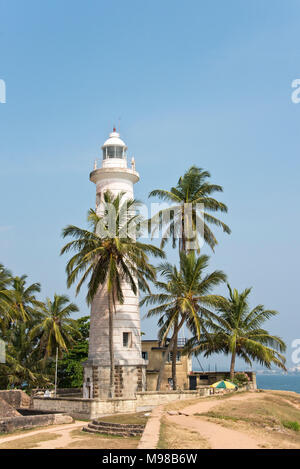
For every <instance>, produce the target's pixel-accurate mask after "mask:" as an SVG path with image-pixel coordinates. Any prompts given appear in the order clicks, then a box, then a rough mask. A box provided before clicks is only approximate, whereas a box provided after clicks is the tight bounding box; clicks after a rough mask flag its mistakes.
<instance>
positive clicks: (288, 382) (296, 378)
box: [256, 373, 300, 394]
mask: <svg viewBox="0 0 300 469" xmlns="http://www.w3.org/2000/svg"><path fill="white" fill-rule="evenodd" d="M256 382H257V387H258V388H259V389H277V390H279V391H294V392H298V393H299V394H300V373H299V374H288V375H275V374H274V375H263V374H262V375H260V374H257V375H256Z"/></svg>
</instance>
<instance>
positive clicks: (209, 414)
mask: <svg viewBox="0 0 300 469" xmlns="http://www.w3.org/2000/svg"><path fill="white" fill-rule="evenodd" d="M194 415H196V416H197V417H211V418H215V419H220V420H231V421H233V422H238V421H239V420H241V419H239V418H237V417H232V416H231V415H222V414H219V413H218V412H213V411H212V410H211V411H209V412H203V413H202V414H194ZM243 420H244V419H243ZM247 421H249V419H248V420H247Z"/></svg>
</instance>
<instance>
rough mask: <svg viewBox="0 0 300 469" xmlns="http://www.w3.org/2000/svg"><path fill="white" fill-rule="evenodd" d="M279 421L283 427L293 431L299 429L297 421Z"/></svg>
mask: <svg viewBox="0 0 300 469" xmlns="http://www.w3.org/2000/svg"><path fill="white" fill-rule="evenodd" d="M281 423H282V425H283V426H284V427H285V428H289V429H290V430H294V431H295V432H299V431H300V424H299V423H298V422H293V421H292V420H283V421H282V422H281Z"/></svg>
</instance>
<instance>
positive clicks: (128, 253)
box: [61, 191, 164, 397]
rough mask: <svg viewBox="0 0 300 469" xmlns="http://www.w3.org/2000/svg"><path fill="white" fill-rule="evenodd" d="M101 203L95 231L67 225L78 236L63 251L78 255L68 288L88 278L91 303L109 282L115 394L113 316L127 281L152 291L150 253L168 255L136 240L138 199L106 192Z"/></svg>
mask: <svg viewBox="0 0 300 469" xmlns="http://www.w3.org/2000/svg"><path fill="white" fill-rule="evenodd" d="M103 197H104V199H103V202H102V205H101V210H102V215H101V216H99V215H97V214H96V212H95V211H94V210H90V211H89V214H88V221H89V223H90V225H91V231H88V230H85V229H82V228H78V227H76V226H73V225H71V226H67V227H66V228H65V229H64V230H63V237H64V238H65V237H67V236H71V237H73V238H75V239H74V240H73V241H71V242H69V243H68V244H66V245H65V246H64V247H63V248H62V250H61V254H63V253H66V252H68V251H70V250H73V251H75V252H76V254H75V255H74V256H73V257H72V258H71V259H70V260H69V262H68V263H67V267H66V271H67V276H68V281H67V284H68V287H70V286H71V285H72V284H73V283H75V282H76V281H77V279H78V277H79V276H80V280H79V281H78V283H77V286H76V293H78V292H79V291H80V288H81V286H82V284H83V283H84V282H85V281H87V280H88V293H87V297H86V298H87V302H88V304H90V303H91V302H92V300H93V298H94V296H95V294H96V292H97V291H98V289H99V288H100V287H101V286H103V285H106V288H107V295H108V312H109V353H110V395H111V397H113V395H114V344H113V316H114V313H115V311H116V303H117V302H118V303H119V304H122V303H123V302H124V295H123V288H122V284H124V283H123V282H126V283H127V284H129V286H130V288H131V290H132V291H133V293H134V294H137V291H138V286H139V287H140V288H141V289H142V290H147V291H148V290H149V287H148V283H147V281H148V280H154V279H155V269H154V267H153V266H152V265H151V264H150V263H149V257H148V255H149V254H150V255H153V256H155V257H157V256H159V257H164V254H163V252H162V251H161V250H160V249H158V248H157V247H155V246H153V245H151V244H144V243H141V242H139V241H137V240H136V238H135V227H136V225H137V224H138V223H140V222H141V218H140V217H139V216H138V215H136V213H135V207H136V205H137V202H136V201H135V200H133V199H131V200H128V199H125V198H124V193H120V194H118V195H116V196H114V195H113V194H112V193H111V192H109V191H107V192H105V193H104V196H103Z"/></svg>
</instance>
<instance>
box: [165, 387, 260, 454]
mask: <svg viewBox="0 0 300 469" xmlns="http://www.w3.org/2000/svg"><path fill="white" fill-rule="evenodd" d="M259 397H263V395H261V394H259V393H253V394H249V393H247V394H243V395H241V396H237V397H232V398H230V402H233V401H234V402H239V401H243V400H249V399H252V398H255V399H258V398H259ZM219 404H220V401H219V400H216V399H212V400H211V401H202V402H201V401H199V402H197V404H193V405H191V406H188V407H185V408H184V409H182V411H181V412H183V413H184V414H186V415H168V414H167V416H166V417H167V421H168V422H170V423H172V422H173V423H175V424H176V425H180V426H181V427H184V428H188V429H189V430H193V431H196V432H198V433H199V434H200V435H201V437H202V438H204V439H205V440H207V442H208V444H209V446H210V448H212V449H259V448H261V441H258V440H256V439H255V438H253V437H252V436H250V435H247V434H246V433H243V432H239V431H238V430H233V429H230V428H226V427H224V426H222V425H219V424H217V423H213V422H210V421H208V420H207V419H206V418H200V417H195V416H193V414H201V413H203V412H209V411H210V410H212V409H213V408H214V407H216V406H217V405H219Z"/></svg>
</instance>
